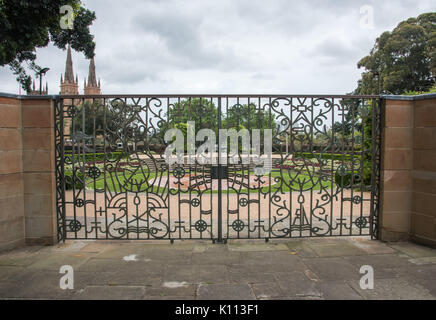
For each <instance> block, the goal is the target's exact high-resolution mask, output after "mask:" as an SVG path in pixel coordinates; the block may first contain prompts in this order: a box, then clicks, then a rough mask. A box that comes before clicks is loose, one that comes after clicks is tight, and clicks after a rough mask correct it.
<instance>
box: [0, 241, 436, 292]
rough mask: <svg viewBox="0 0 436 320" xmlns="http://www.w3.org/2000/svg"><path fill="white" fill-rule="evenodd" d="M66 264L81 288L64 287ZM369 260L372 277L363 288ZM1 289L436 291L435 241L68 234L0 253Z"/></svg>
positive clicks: (108, 290)
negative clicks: (122, 238)
mask: <svg viewBox="0 0 436 320" xmlns="http://www.w3.org/2000/svg"><path fill="white" fill-rule="evenodd" d="M62 265H71V266H72V267H73V268H74V290H62V289H60V287H59V280H60V278H61V276H62V274H60V273H59V269H60V267H61V266H62ZM362 265H370V266H372V267H373V268H374V277H375V283H374V285H375V287H374V289H373V290H362V289H360V286H359V279H360V277H361V276H362V275H361V274H360V273H359V270H360V267H361V266H362ZM0 298H3V299H23V298H25V299H28V298H33V299H40V298H43V299H436V250H434V249H429V248H426V247H422V246H418V245H415V244H412V243H408V242H402V243H391V244H386V243H382V242H378V241H371V240H369V239H366V238H341V239H337V238H323V239H321V238H317V239H298V240H287V241H285V240H283V241H278V240H276V241H271V242H269V243H264V242H261V241H257V240H251V241H230V242H229V243H228V244H227V245H220V244H212V243H211V242H198V241H184V242H176V243H174V244H173V245H171V244H169V243H168V242H153V243H150V242H122V243H121V242H117V243H114V242H102V241H100V242H97V241H71V242H67V243H65V244H61V245H58V246H54V247H26V248H23V249H19V250H14V251H10V252H6V253H2V254H0Z"/></svg>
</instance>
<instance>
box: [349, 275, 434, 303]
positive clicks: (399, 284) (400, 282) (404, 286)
mask: <svg viewBox="0 0 436 320" xmlns="http://www.w3.org/2000/svg"><path fill="white" fill-rule="evenodd" d="M350 286H352V287H353V289H354V290H356V292H358V293H359V294H360V295H361V296H362V297H364V298H365V299H371V300H434V299H435V297H434V296H432V295H431V294H430V292H429V291H428V290H427V289H425V288H424V287H422V286H421V285H419V284H416V283H411V282H409V281H408V280H407V279H398V278H394V279H380V280H377V281H375V283H374V289H372V290H369V289H366V290H362V289H361V288H360V286H359V285H358V283H357V282H350Z"/></svg>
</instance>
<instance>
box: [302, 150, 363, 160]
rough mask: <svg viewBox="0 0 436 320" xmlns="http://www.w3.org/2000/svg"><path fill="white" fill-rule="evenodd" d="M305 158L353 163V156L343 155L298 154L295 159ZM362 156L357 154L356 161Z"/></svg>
mask: <svg viewBox="0 0 436 320" xmlns="http://www.w3.org/2000/svg"><path fill="white" fill-rule="evenodd" d="M299 156H301V157H303V158H306V159H314V158H318V159H326V160H336V161H342V160H344V161H352V157H351V154H341V153H333V154H332V153H322V154H321V153H310V152H302V153H296V154H295V157H299ZM359 158H360V155H359V154H355V155H354V159H359Z"/></svg>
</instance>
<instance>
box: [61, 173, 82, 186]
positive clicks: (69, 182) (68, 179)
mask: <svg viewBox="0 0 436 320" xmlns="http://www.w3.org/2000/svg"><path fill="white" fill-rule="evenodd" d="M64 176H65V190H72V189H73V184H74V188H75V189H76V190H79V189H82V188H83V181H85V175H84V174H83V173H82V172H81V171H79V170H77V171H76V175H75V177H74V179H73V172H72V171H71V170H68V171H65V174H64ZM73 182H74V183H73Z"/></svg>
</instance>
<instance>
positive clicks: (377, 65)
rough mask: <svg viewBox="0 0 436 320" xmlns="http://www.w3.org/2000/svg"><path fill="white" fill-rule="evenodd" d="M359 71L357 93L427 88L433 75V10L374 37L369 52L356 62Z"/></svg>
mask: <svg viewBox="0 0 436 320" xmlns="http://www.w3.org/2000/svg"><path fill="white" fill-rule="evenodd" d="M357 66H358V67H359V68H364V69H365V70H366V71H365V72H364V73H363V74H362V79H361V81H360V83H359V87H358V88H357V90H356V91H357V92H356V93H361V94H375V93H378V77H380V86H381V90H382V91H383V92H385V93H391V94H403V93H405V92H407V91H426V90H428V89H429V88H431V87H432V85H433V84H434V83H435V79H436V12H429V13H424V14H421V15H420V16H418V17H417V18H409V19H407V20H405V21H402V22H400V23H399V24H398V26H397V27H396V28H395V29H394V30H393V31H392V32H390V31H386V32H384V33H383V34H382V35H381V36H380V37H378V38H377V40H376V42H375V45H374V47H373V48H372V50H371V52H370V54H369V55H368V56H366V57H364V58H363V59H361V60H360V61H359V62H358V65H357Z"/></svg>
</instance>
